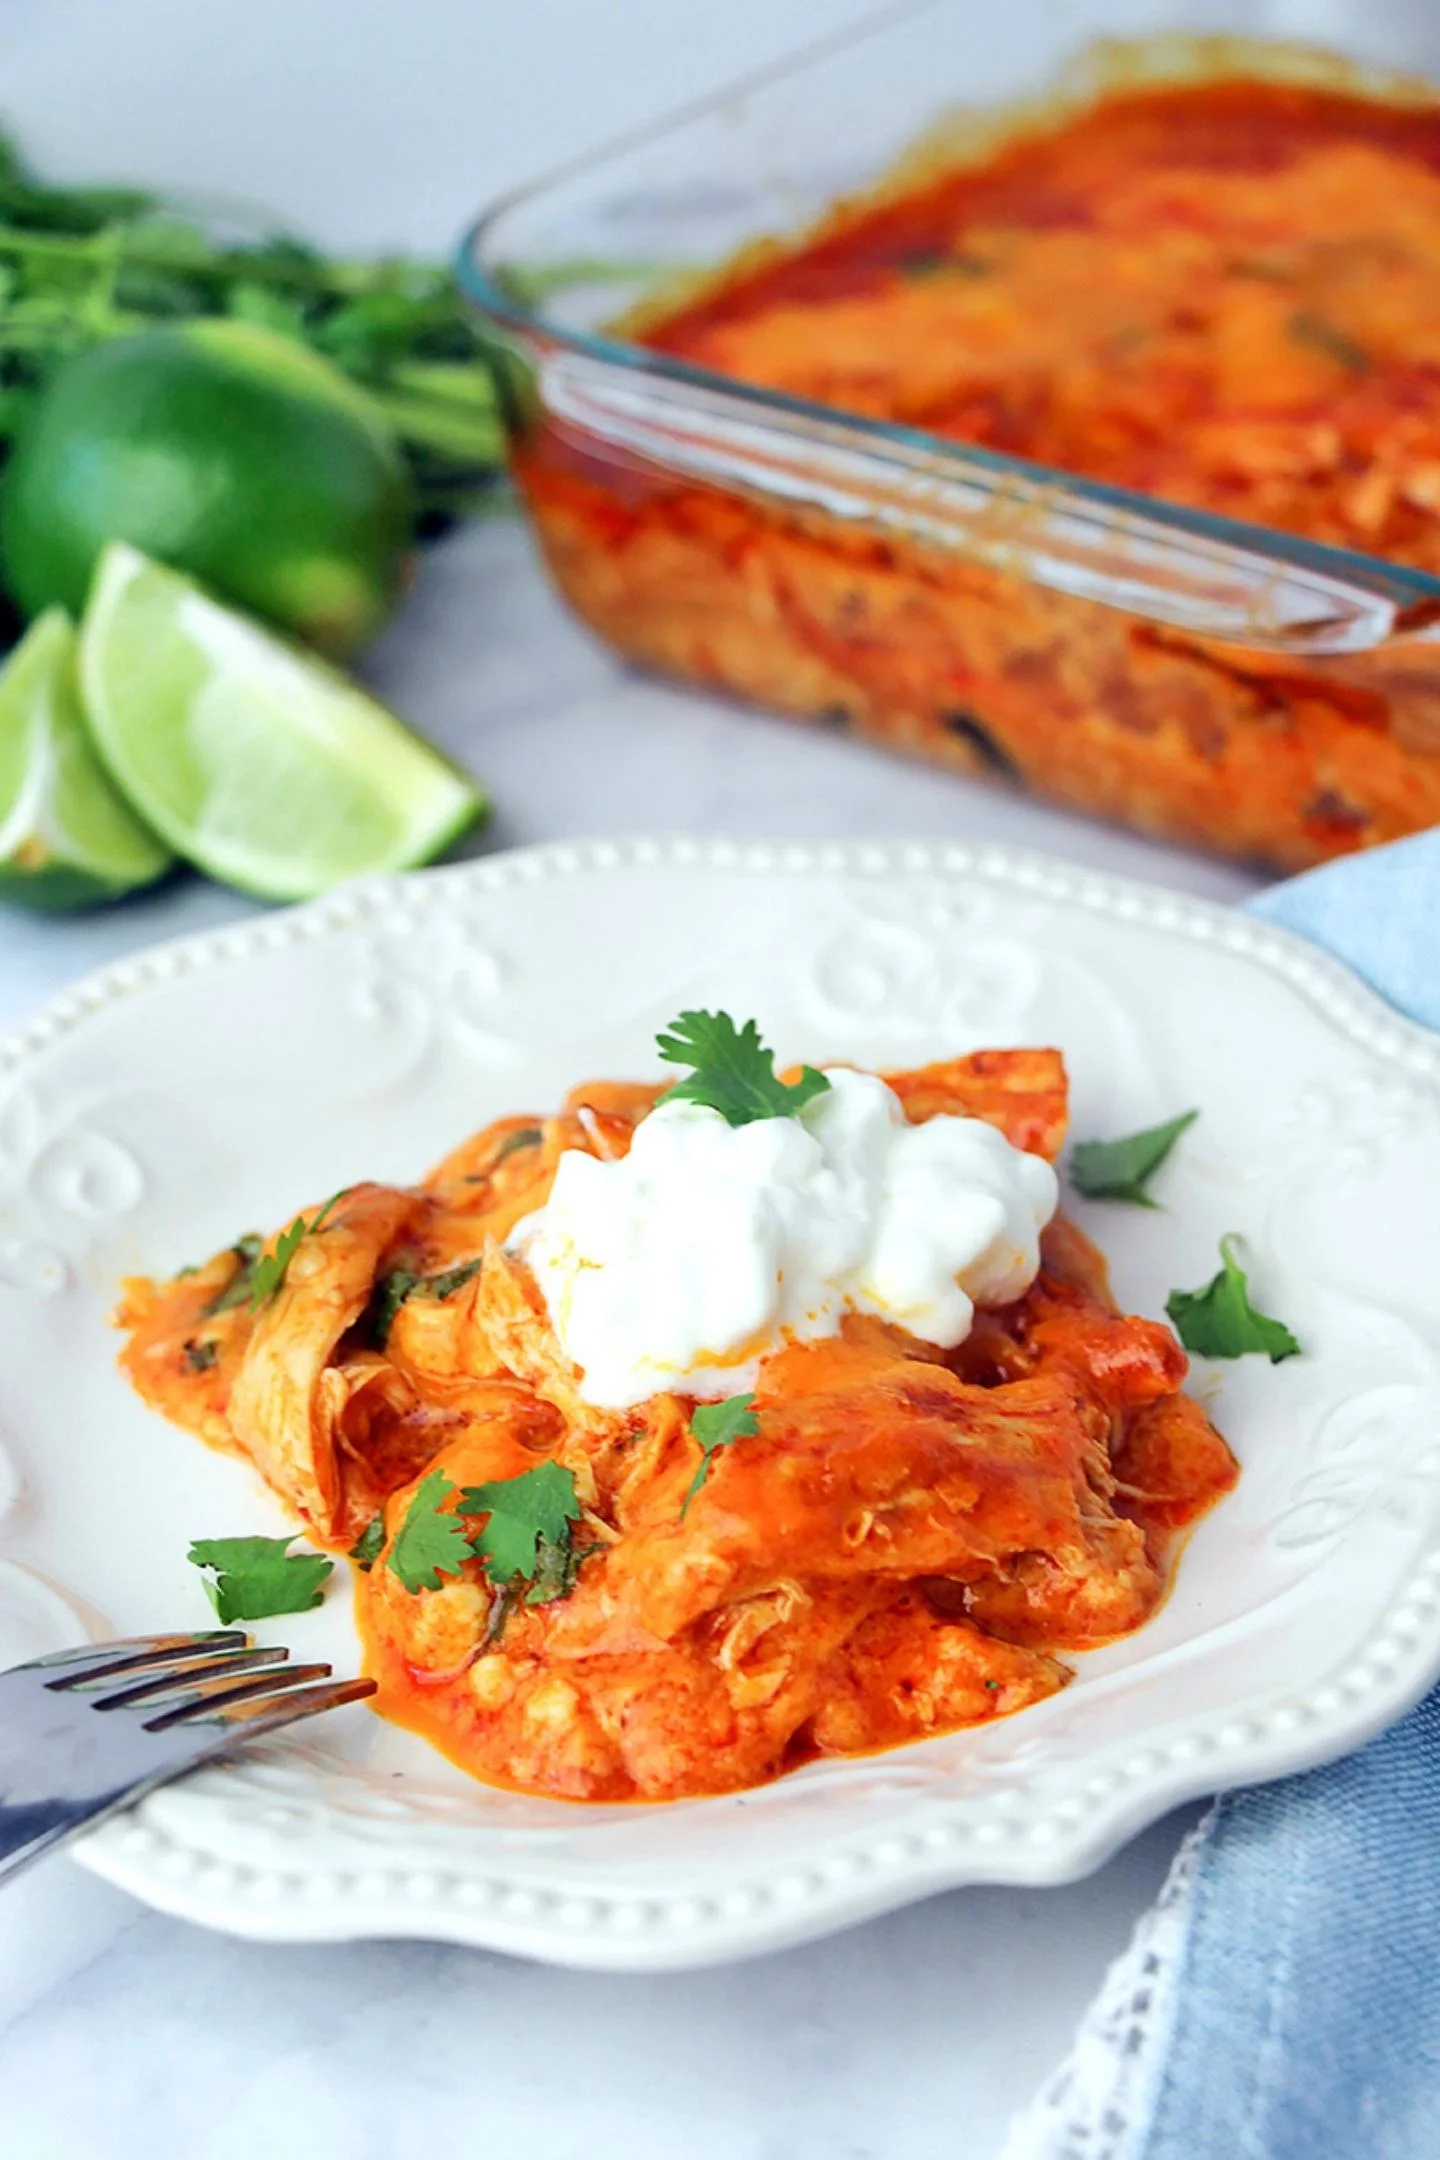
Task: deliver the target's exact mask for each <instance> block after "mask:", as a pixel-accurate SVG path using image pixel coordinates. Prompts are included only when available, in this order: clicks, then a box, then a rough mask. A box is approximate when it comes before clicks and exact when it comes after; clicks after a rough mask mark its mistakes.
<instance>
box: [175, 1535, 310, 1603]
mask: <svg viewBox="0 0 1440 2160" xmlns="http://www.w3.org/2000/svg"><path fill="white" fill-rule="evenodd" d="M294 1542H295V1538H294V1534H293V1532H292V1534H291V1535H290V1536H289V1537H221V1538H197V1539H196V1540H195V1542H194V1544H193V1545H192V1546H191V1547H190V1551H189V1554H188V1556H187V1557H188V1558H189V1560H190V1563H191V1565H192V1566H193V1567H197V1568H202V1569H203V1570H204V1571H205V1572H204V1575H203V1578H202V1579H203V1581H204V1584H205V1595H206V1596H207V1597H208V1598H209V1600H210V1603H211V1604H212V1605H213V1606H214V1608H215V1612H216V1616H217V1617H218V1619H219V1621H220V1623H221V1625H222V1627H228V1626H229V1624H230V1622H231V1621H232V1620H268V1619H270V1618H271V1617H272V1616H273V1615H274V1614H276V1613H297V1612H309V1610H310V1609H311V1607H312V1606H314V1605H318V1604H319V1603H320V1602H321V1600H322V1598H323V1597H324V1594H325V1584H326V1582H327V1580H328V1579H329V1577H330V1575H331V1574H332V1573H333V1571H334V1567H335V1563H334V1561H333V1560H327V1559H326V1558H325V1555H324V1554H323V1553H292V1552H291V1550H290V1547H291V1546H292V1545H293V1544H294Z"/></svg>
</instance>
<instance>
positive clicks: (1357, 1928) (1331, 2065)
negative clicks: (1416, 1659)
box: [1086, 831, 1440, 2160]
mask: <svg viewBox="0 0 1440 2160" xmlns="http://www.w3.org/2000/svg"><path fill="white" fill-rule="evenodd" d="M1250 906H1251V912H1252V913H1254V914H1257V915H1263V916H1264V917H1266V919H1267V920H1269V921H1270V922H1275V923H1281V924H1283V925H1284V926H1285V928H1286V929H1289V930H1294V931H1298V932H1299V933H1300V934H1301V935H1302V936H1305V937H1309V938H1312V939H1314V940H1315V942H1316V943H1317V944H1321V945H1324V946H1327V947H1328V948H1329V950H1330V951H1331V952H1333V953H1335V954H1337V955H1338V956H1339V957H1340V958H1341V959H1343V960H1345V961H1347V962H1348V963H1349V965H1350V966H1351V967H1352V968H1354V969H1355V971H1356V973H1357V974H1360V975H1362V976H1364V977H1365V979H1366V981H1367V982H1369V983H1370V984H1371V986H1372V988H1374V989H1375V990H1378V991H1379V993H1380V994H1381V996H1382V997H1385V998H1387V999H1388V1000H1389V1001H1390V1003H1391V1004H1392V1005H1395V1006H1397V1007H1398V1008H1399V1009H1400V1011H1402V1012H1404V1013H1407V1014H1408V1015H1409V1016H1410V1018H1412V1019H1414V1020H1418V1021H1421V1022H1422V1023H1424V1024H1426V1025H1428V1026H1430V1027H1434V1028H1440V831H1437V832H1432V833H1426V834H1422V835H1421V836H1420V837H1418V838H1416V839H1413V840H1406V841H1401V842H1398V843H1397V844H1396V845H1394V846H1393V847H1388V848H1382V849H1378V850H1376V851H1375V852H1374V853H1373V854H1366V855H1360V856H1355V857H1352V858H1350V859H1348V860H1346V861H1343V862H1339V863H1334V864H1330V865H1328V866H1327V867H1326V868H1325V869H1323V870H1315V871H1311V872H1310V873H1309V874H1308V875H1306V876H1304V877H1300V878H1295V879H1293V880H1291V881H1290V882H1289V883H1287V884H1284V885H1279V886H1275V887H1273V888H1271V889H1270V890H1269V891H1267V892H1265V893H1263V894H1262V895H1260V897H1259V898H1258V899H1256V900H1254V901H1252V902H1251V904H1250ZM1436 1258H1437V1262H1440V1224H1437V1226H1436ZM1436 1283H1437V1285H1440V1266H1437V1270H1436ZM1432 1287H1433V1286H1432ZM1437 1294H1440V1293H1437ZM1185 1872H1186V1874H1187V1875H1188V1877H1189V1889H1188V1893H1187V1896H1188V1912H1187V1914H1186V1918H1185V1933H1184V1941H1183V1948H1182V1950H1181V1952H1180V1958H1179V1964H1178V1971H1177V1975H1176V1983H1175V1994H1174V2007H1173V2012H1172V2017H1171V2024H1170V2030H1169V2035H1168V2041H1167V2042H1166V2044H1165V2046H1164V2050H1163V2053H1162V2055H1161V2058H1160V2061H1159V2065H1158V2071H1157V2074H1156V2075H1155V2077H1154V2079H1153V2081H1152V2083H1151V2086H1150V2091H1151V2095H1152V2101H1153V2104H1152V2107H1151V2111H1150V2115H1149V2119H1148V2122H1146V2123H1145V2124H1144V2125H1143V2127H1141V2128H1140V2131H1139V2135H1138V2137H1136V2138H1133V2139H1132V2140H1130V2141H1129V2142H1128V2143H1127V2150H1128V2151H1130V2152H1133V2154H1134V2155H1135V2160H1440V1688H1437V1690H1436V1691H1435V1693H1434V1694H1432V1695H1431V1696H1430V1697H1429V1698H1428V1699H1427V1700H1426V1701H1424V1702H1422V1703H1421V1704H1420V1706H1419V1708H1418V1709H1416V1710H1414V1711H1412V1712H1411V1714H1410V1716H1409V1717H1407V1718H1406V1719H1404V1720H1403V1722H1402V1723H1401V1724H1399V1725H1396V1726H1394V1727H1393V1728H1392V1729H1391V1731H1389V1732H1388V1733H1386V1734H1384V1735H1383V1736H1382V1737H1381V1738H1380V1739H1379V1740H1376V1741H1373V1742H1372V1743H1371V1744H1370V1745H1369V1746H1368V1747H1365V1748H1362V1749H1360V1751H1359V1752H1358V1753H1357V1754H1354V1755H1351V1756H1349V1757H1348V1758H1347V1759H1346V1760H1345V1761H1343V1762H1338V1763H1333V1764H1331V1765H1330V1766H1329V1767H1328V1768H1326V1769H1323V1770H1315V1771H1311V1772H1309V1773H1307V1774H1306V1775H1304V1776H1301V1777H1293V1778H1286V1779H1284V1780H1282V1781H1281V1782H1279V1783H1277V1784H1274V1785H1265V1786H1258V1787H1255V1788H1252V1789H1251V1790H1249V1791H1244V1792H1236V1793H1230V1794H1227V1795H1226V1796H1225V1797H1223V1798H1222V1799H1220V1800H1219V1801H1218V1802H1217V1803H1216V1805H1215V1807H1214V1808H1213V1809H1212V1811H1211V1813H1210V1815H1209V1816H1208V1817H1207V1819H1206V1822H1205V1824H1204V1825H1203V1827H1202V1829H1201V1831H1200V1833H1199V1838H1198V1844H1197V1845H1196V1846H1195V1847H1193V1848H1192V1849H1191V1851H1190V1852H1189V1853H1188V1854H1187V1855H1186V1856H1185ZM1091 2150H1092V2148H1091V2147H1090V2146H1088V2145H1087V2147H1086V2153H1087V2155H1088V2154H1089V2153H1090V2152H1091ZM1097 2160H1098V2155H1097Z"/></svg>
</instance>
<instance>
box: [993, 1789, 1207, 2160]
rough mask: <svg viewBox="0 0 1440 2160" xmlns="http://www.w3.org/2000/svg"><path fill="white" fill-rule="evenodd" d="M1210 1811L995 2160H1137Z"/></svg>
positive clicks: (1170, 2021)
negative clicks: (1064, 2054)
mask: <svg viewBox="0 0 1440 2160" xmlns="http://www.w3.org/2000/svg"><path fill="white" fill-rule="evenodd" d="M1213 1821H1214V1810H1213V1808H1212V1809H1211V1811H1210V1813H1209V1814H1208V1815H1206V1817H1205V1819H1204V1821H1203V1822H1201V1823H1198V1824H1197V1825H1196V1827H1195V1828H1194V1829H1193V1830H1192V1831H1190V1833H1189V1835H1188V1836H1187V1837H1186V1839H1185V1841H1184V1843H1183V1844H1182V1845H1181V1847H1180V1850H1179V1852H1178V1853H1177V1854H1176V1855H1175V1858H1174V1861H1173V1862H1172V1863H1171V1868H1170V1873H1169V1874H1168V1876H1167V1877H1166V1878H1165V1884H1164V1887H1163V1888H1162V1890H1161V1892H1160V1895H1159V1896H1158V1897H1157V1898H1156V1900H1155V1903H1154V1904H1153V1905H1152V1906H1151V1907H1150V1910H1149V1911H1148V1912H1147V1913H1145V1914H1144V1915H1143V1916H1142V1917H1141V1919H1140V1921H1139V1922H1138V1924H1137V1926H1136V1928H1135V1932H1134V1934H1133V1935H1132V1936H1131V1938H1130V1943H1129V1946H1128V1947H1127V1948H1126V1949H1125V1950H1123V1951H1122V1952H1121V1954H1120V1956H1119V1957H1118V1958H1116V1960H1115V1962H1114V1963H1113V1964H1112V1965H1111V1967H1110V1969H1109V1971H1108V1972H1107V1973H1106V1975H1105V1978H1104V1980H1103V1982H1102V1983H1101V1986H1100V1992H1099V1993H1098V1995H1097V1996H1096V1997H1095V2000H1094V2001H1093V2002H1092V2003H1091V2005H1090V2008H1089V2009H1088V2010H1087V2011H1086V2013H1085V2015H1084V2017H1083V2018H1082V2019H1081V2021H1080V2024H1079V2026H1078V2028H1077V2030H1076V2033H1075V2038H1074V2039H1073V2041H1072V2042H1071V2044H1070V2051H1069V2053H1068V2054H1067V2055H1066V2057H1065V2059H1064V2061H1063V2062H1062V2063H1061V2064H1060V2067H1059V2068H1058V2069H1057V2070H1056V2071H1055V2072H1054V2073H1053V2074H1052V2075H1051V2077H1050V2078H1049V2079H1047V2081H1046V2083H1045V2084H1044V2085H1043V2086H1042V2087H1041V2089H1040V2091H1039V2092H1038V2093H1037V2094H1036V2096H1035V2098H1034V2100H1032V2101H1031V2103H1030V2105H1029V2107H1028V2108H1026V2110H1025V2111H1024V2113H1023V2114H1021V2115H1018V2116H1017V2117H1016V2118H1015V2120H1014V2121H1013V2122H1012V2124H1011V2126H1010V2134H1009V2137H1008V2138H1007V2140H1006V2143H1005V2149H1004V2151H1003V2152H1002V2153H1001V2155H1000V2160H1141V2153H1142V2141H1143V2139H1144V2137H1145V2134H1146V2131H1147V2130H1148V2128H1149V2125H1150V2118H1151V2115H1152V2113H1153V2111H1154V2105H1155V2098H1156V2093H1157V2090H1158V2087H1159V2081H1160V2072H1161V2069H1162V2067H1163V2064H1164V2060H1165V2055H1166V2050H1167V2047H1168V2044H1169V2039H1170V2034H1171V2030H1172V2028H1173V2025H1174V2019H1175V2008H1176V1997H1177V1993H1178V1982H1179V1977H1180V1966H1181V1962H1182V1959H1183V1957H1184V1952H1185V1941H1186V1936H1187V1934H1188V1932H1189V1926H1190V1914H1191V1909H1192V1905H1193V1899H1194V1889H1195V1877H1196V1873H1197V1871H1198V1869H1199V1864H1200V1857H1201V1854H1202V1852H1203V1850H1204V1847H1205V1845H1206V1843H1207V1842H1208V1840H1209V1835H1210V1829H1211V1825H1212V1823H1213Z"/></svg>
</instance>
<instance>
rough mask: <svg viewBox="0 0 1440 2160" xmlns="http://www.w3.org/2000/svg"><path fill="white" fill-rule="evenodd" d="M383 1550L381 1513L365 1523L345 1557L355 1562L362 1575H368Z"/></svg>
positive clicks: (383, 1537) (383, 1521) (382, 1518)
mask: <svg viewBox="0 0 1440 2160" xmlns="http://www.w3.org/2000/svg"><path fill="white" fill-rule="evenodd" d="M384 1550H385V1517H384V1515H383V1513H377V1514H374V1515H372V1516H371V1518H370V1520H369V1522H368V1523H366V1525H365V1528H364V1529H363V1530H362V1531H361V1533H360V1535H359V1537H358V1538H356V1540H355V1543H354V1544H353V1545H352V1546H351V1547H350V1550H349V1553H348V1554H347V1555H346V1557H347V1559H350V1560H353V1561H354V1562H355V1565H356V1567H358V1568H359V1569H360V1572H361V1573H362V1574H363V1575H368V1574H369V1572H370V1570H371V1568H372V1567H374V1565H375V1562H376V1561H377V1560H378V1559H379V1557H380V1555H381V1553H382V1552H383V1551H384Z"/></svg>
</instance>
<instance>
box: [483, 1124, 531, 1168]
mask: <svg viewBox="0 0 1440 2160" xmlns="http://www.w3.org/2000/svg"><path fill="white" fill-rule="evenodd" d="M544 1137H545V1135H544V1133H543V1132H542V1131H541V1129H540V1127H539V1126H538V1125H522V1126H521V1127H520V1129H519V1131H518V1132H512V1133H506V1135H505V1138H504V1139H503V1140H502V1141H501V1143H500V1145H499V1147H498V1148H496V1150H495V1160H494V1161H493V1162H492V1163H491V1165H490V1167H491V1169H492V1170H498V1169H499V1168H500V1165H501V1163H503V1162H509V1160H510V1157H511V1156H512V1155H518V1154H519V1153H520V1151H521V1149H522V1148H532V1147H539V1145H540V1143H541V1141H542V1140H543V1139H544Z"/></svg>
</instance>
